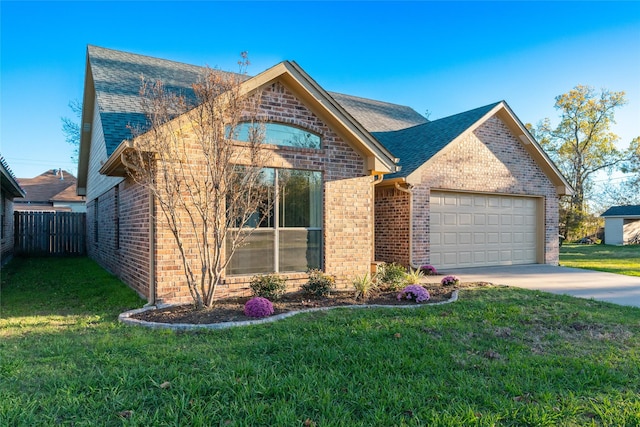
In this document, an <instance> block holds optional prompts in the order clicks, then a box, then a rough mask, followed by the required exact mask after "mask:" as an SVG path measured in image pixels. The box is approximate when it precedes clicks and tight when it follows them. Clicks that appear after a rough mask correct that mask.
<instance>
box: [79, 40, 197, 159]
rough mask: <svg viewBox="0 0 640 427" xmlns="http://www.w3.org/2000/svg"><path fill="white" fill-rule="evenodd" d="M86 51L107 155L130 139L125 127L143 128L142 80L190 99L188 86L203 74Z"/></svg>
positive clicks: (123, 55) (184, 66) (152, 61)
mask: <svg viewBox="0 0 640 427" xmlns="http://www.w3.org/2000/svg"><path fill="white" fill-rule="evenodd" d="M87 49H88V55H89V62H90V64H91V73H92V76H93V81H94V87H95V90H96V100H97V104H98V108H99V112H100V120H101V121H102V128H103V132H104V137H105V143H106V146H107V155H111V153H112V152H113V151H114V150H115V149H116V147H117V146H118V145H119V144H120V143H121V142H122V141H123V140H125V139H130V138H131V136H132V134H131V130H130V129H128V127H127V125H131V126H134V127H137V126H141V127H142V128H144V127H145V126H146V123H147V120H146V117H145V115H144V113H143V111H142V107H141V105H140V98H139V93H140V86H141V84H142V77H144V79H145V80H146V81H150V82H155V81H158V80H161V81H162V82H163V83H164V85H165V88H167V89H168V90H171V91H173V92H175V93H179V94H181V95H184V96H185V97H187V98H188V99H191V100H193V99H194V98H195V96H194V93H193V89H192V86H191V85H192V84H193V83H196V82H197V81H198V79H199V78H201V77H202V76H203V75H204V71H205V68H203V67H198V66H195V65H189V64H183V63H180V62H174V61H168V60H165V59H159V58H152V57H149V56H144V55H137V54H134V53H128V52H121V51H118V50H112V49H105V48H102V47H98V46H88V48H87Z"/></svg>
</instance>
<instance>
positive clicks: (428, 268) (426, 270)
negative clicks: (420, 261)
mask: <svg viewBox="0 0 640 427" xmlns="http://www.w3.org/2000/svg"><path fill="white" fill-rule="evenodd" d="M420 271H422V273H423V274H424V275H425V276H435V275H436V274H438V271H437V270H436V268H435V267H434V266H433V265H430V264H427V265H423V266H421V267H420Z"/></svg>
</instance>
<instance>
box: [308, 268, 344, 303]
mask: <svg viewBox="0 0 640 427" xmlns="http://www.w3.org/2000/svg"><path fill="white" fill-rule="evenodd" d="M307 274H308V275H309V280H308V281H307V283H305V284H304V285H302V290H303V291H305V292H306V293H308V294H311V295H314V296H317V297H326V296H327V295H329V293H330V292H331V290H332V289H333V288H335V287H336V280H335V279H334V278H333V277H331V276H329V275H327V274H324V273H323V272H322V271H321V270H317V269H312V270H309V271H307Z"/></svg>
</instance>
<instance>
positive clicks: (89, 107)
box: [76, 49, 96, 196]
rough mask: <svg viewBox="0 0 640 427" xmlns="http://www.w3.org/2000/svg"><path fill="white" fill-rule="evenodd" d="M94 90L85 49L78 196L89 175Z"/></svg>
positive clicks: (83, 189)
mask: <svg viewBox="0 0 640 427" xmlns="http://www.w3.org/2000/svg"><path fill="white" fill-rule="evenodd" d="M95 98H96V91H95V86H94V82H93V74H92V71H91V61H90V58H89V50H88V49H87V61H86V68H85V77H84V95H83V99H82V115H81V117H82V120H81V122H80V147H79V149H78V173H77V180H78V181H77V189H76V194H77V195H78V196H86V195H87V179H88V175H89V154H90V153H91V137H92V131H93V125H94V124H93V113H94V108H95Z"/></svg>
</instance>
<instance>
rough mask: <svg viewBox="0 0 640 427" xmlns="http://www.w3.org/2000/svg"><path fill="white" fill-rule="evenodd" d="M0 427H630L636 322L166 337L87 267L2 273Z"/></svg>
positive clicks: (47, 266)
mask: <svg viewBox="0 0 640 427" xmlns="http://www.w3.org/2000/svg"><path fill="white" fill-rule="evenodd" d="M0 298H1V299H0V306H1V307H2V311H1V316H0V425H2V426H23V425H24V426H51V425H66V426H71V425H73V426H94V425H98V426H102V425H108V426H110V425H113V426H121V425H126V426H129V425H135V426H150V425H153V426H165V425H171V426H176V425H185V426H209V425H214V426H218V425H220V426H404V425H406V426H426V425H428V426H494V425H499V426H557V425H562V426H637V425H639V424H640V395H639V391H640V309H637V308H631V307H621V306H615V305H612V304H607V303H602V302H595V301H590V300H583V299H574V298H571V297H567V296H557V295H551V294H545V293H540V292H535V291H528V290H523V289H511V288H485V289H482V290H471V291H463V292H461V293H460V300H459V301H458V302H456V303H453V304H448V305H442V306H426V307H422V308H419V309H414V310H402V309H371V310H349V309H338V310H332V311H329V312H316V313H309V314H302V315H299V316H296V317H293V318H289V319H286V320H284V321H280V322H275V323H271V324H265V325H259V326H253V327H244V328H234V329H228V330H220V331H201V332H194V333H175V332H170V331H163V330H148V329H143V328H138V327H131V326H124V325H121V324H119V323H118V322H117V321H116V318H117V315H118V313H120V312H121V311H122V310H124V309H127V308H133V307H140V306H141V305H142V304H143V302H142V301H141V300H139V299H138V297H137V296H136V295H135V294H134V293H133V292H131V291H130V290H129V289H128V288H126V287H125V286H124V285H123V284H122V283H120V282H119V281H118V280H116V279H114V278H113V277H111V276H109V275H108V274H107V273H105V272H104V271H102V270H101V269H100V268H98V267H97V266H96V265H95V264H94V263H93V262H91V261H89V260H87V259H35V260H22V259H16V260H14V261H13V262H12V263H11V264H10V265H9V266H8V267H6V268H3V270H2V289H1V294H0Z"/></svg>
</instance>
